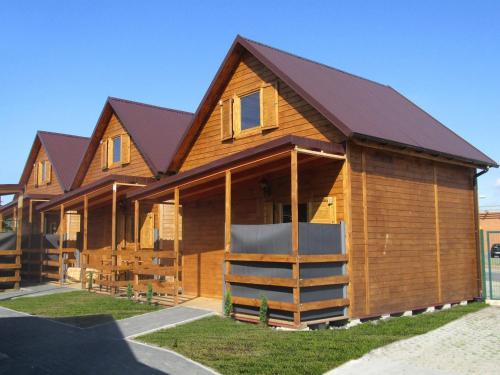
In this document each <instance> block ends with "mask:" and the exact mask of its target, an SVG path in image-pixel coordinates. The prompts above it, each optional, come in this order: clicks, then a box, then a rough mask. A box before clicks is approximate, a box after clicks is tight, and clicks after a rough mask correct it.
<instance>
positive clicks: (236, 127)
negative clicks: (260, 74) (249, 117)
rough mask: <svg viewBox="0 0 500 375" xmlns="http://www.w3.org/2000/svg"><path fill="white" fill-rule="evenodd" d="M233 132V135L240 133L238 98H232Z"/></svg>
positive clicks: (239, 104)
mask: <svg viewBox="0 0 500 375" xmlns="http://www.w3.org/2000/svg"><path fill="white" fill-rule="evenodd" d="M233 130H234V134H235V135H238V134H240V133H241V100H240V98H239V97H238V96H236V95H235V96H233Z"/></svg>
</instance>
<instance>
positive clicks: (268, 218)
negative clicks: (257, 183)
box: [264, 202, 274, 224]
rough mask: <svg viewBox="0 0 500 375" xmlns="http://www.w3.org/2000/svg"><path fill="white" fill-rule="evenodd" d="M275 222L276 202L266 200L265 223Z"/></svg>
mask: <svg viewBox="0 0 500 375" xmlns="http://www.w3.org/2000/svg"><path fill="white" fill-rule="evenodd" d="M273 222H274V203H273V202H264V224H272V223H273Z"/></svg>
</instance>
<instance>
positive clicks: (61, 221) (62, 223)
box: [59, 204, 66, 285]
mask: <svg viewBox="0 0 500 375" xmlns="http://www.w3.org/2000/svg"><path fill="white" fill-rule="evenodd" d="M65 228H66V220H65V215H64V204H61V207H60V211H59V283H60V284H61V285H62V284H63V281H64V272H63V265H64V263H63V248H64V229H65Z"/></svg>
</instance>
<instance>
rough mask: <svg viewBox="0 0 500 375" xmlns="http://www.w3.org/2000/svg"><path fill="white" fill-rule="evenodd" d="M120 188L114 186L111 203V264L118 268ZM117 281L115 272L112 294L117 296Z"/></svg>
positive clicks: (113, 273)
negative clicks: (118, 193)
mask: <svg viewBox="0 0 500 375" xmlns="http://www.w3.org/2000/svg"><path fill="white" fill-rule="evenodd" d="M117 190H118V186H117V185H116V183H115V184H113V198H112V202H111V264H112V265H113V266H114V267H116V265H117V256H116V203H117V202H116V192H117ZM114 281H116V271H114V270H113V272H112V273H111V294H115V287H114V285H113V283H114Z"/></svg>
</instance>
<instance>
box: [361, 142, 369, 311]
mask: <svg viewBox="0 0 500 375" xmlns="http://www.w3.org/2000/svg"><path fill="white" fill-rule="evenodd" d="M361 180H362V190H363V236H364V241H363V242H364V261H365V262H364V263H365V265H364V272H365V314H366V315H369V314H370V269H369V265H368V262H369V257H368V194H367V186H366V152H365V150H364V149H363V150H362V151H361Z"/></svg>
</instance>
